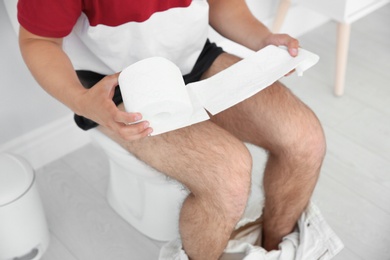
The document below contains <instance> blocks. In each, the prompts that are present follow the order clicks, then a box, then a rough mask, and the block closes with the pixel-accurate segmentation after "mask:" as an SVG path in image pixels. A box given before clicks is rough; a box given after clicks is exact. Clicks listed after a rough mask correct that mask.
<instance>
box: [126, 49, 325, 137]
mask: <svg viewBox="0 0 390 260" xmlns="http://www.w3.org/2000/svg"><path fill="white" fill-rule="evenodd" d="M318 60H319V57H318V56H317V55H315V54H313V53H311V52H309V51H306V50H304V49H300V50H299V54H298V56H296V57H291V56H290V54H289V53H288V51H287V50H286V48H283V47H276V46H273V45H269V46H267V47H265V48H263V49H261V50H260V51H258V52H256V53H254V55H252V56H250V57H248V58H245V59H243V60H242V61H240V62H238V63H236V64H234V65H233V66H231V67H229V68H227V69H226V70H224V71H222V72H220V73H218V74H216V75H214V76H213V77H211V78H208V79H206V80H202V81H199V82H195V83H191V84H188V85H187V86H185V85H184V81H183V79H182V75H181V73H180V70H179V68H177V66H176V65H175V64H173V63H172V62H170V61H168V60H167V59H165V58H161V57H152V58H148V59H145V60H141V61H139V62H137V63H134V64H132V65H130V66H129V67H127V68H126V69H125V70H123V71H122V72H121V73H120V75H119V85H120V89H121V92H122V97H123V103H124V105H125V109H126V111H128V112H140V113H141V114H142V115H143V120H147V121H149V123H150V126H151V127H152V128H153V133H152V135H157V134H161V133H165V132H168V131H172V130H175V129H178V128H181V127H185V126H188V125H191V124H195V123H198V122H202V121H205V120H207V119H209V116H208V114H207V113H206V111H205V109H206V110H208V111H209V112H210V113H211V114H213V115H215V114H217V113H219V112H221V111H223V110H225V109H227V108H229V107H231V106H233V105H235V104H237V103H239V102H241V101H243V100H245V99H246V98H249V97H251V96H252V95H254V94H256V93H257V92H259V91H261V90H262V89H264V88H266V87H267V86H269V85H271V84H272V83H274V82H275V81H277V80H278V79H280V78H281V77H283V76H284V75H286V74H287V73H288V72H290V71H292V70H293V69H295V70H296V72H297V73H298V75H302V73H303V71H305V70H307V69H308V68H310V67H311V66H313V65H314V64H316V63H317V62H318Z"/></svg>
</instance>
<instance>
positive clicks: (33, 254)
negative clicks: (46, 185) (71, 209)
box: [0, 153, 50, 260]
mask: <svg viewBox="0 0 390 260" xmlns="http://www.w3.org/2000/svg"><path fill="white" fill-rule="evenodd" d="M49 240H50V235H49V230H48V226H47V222H46V218H45V214H44V210H43V206H42V203H41V200H40V197H39V194H38V190H37V187H36V183H35V174H34V171H33V169H32V167H31V166H30V165H29V164H28V163H27V161H26V160H24V159H23V158H21V157H19V156H15V155H12V154H8V153H2V154H0V260H38V259H40V258H41V257H42V255H43V254H44V253H45V251H46V249H47V247H48V245H49Z"/></svg>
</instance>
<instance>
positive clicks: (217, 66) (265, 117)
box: [204, 53, 319, 150]
mask: <svg viewBox="0 0 390 260" xmlns="http://www.w3.org/2000/svg"><path fill="white" fill-rule="evenodd" d="M238 61H240V58H238V57H236V56H234V55H230V54H227V53H225V54H223V55H220V56H219V57H218V58H217V59H216V60H215V62H214V64H213V65H212V66H211V67H210V69H209V70H208V71H206V72H205V74H204V78H207V77H210V76H212V75H214V74H215V73H218V72H219V71H221V70H223V69H225V68H227V67H228V66H231V65H232V64H234V63H236V62H238ZM237 87H239V86H237ZM211 121H212V122H214V123H216V124H217V125H219V126H221V127H222V128H224V129H226V130H227V131H229V132H230V133H232V134H233V135H235V136H236V137H237V138H239V139H240V140H242V141H244V142H249V143H253V144H256V145H258V146H261V147H264V148H266V149H268V150H270V149H271V148H275V146H278V145H280V146H283V145H285V141H286V140H285V139H284V137H291V136H294V135H304V132H306V130H307V131H311V130H313V131H315V130H316V129H315V128H318V127H319V124H318V123H314V124H313V122H317V121H318V120H317V118H316V117H315V115H314V114H313V112H312V111H311V110H310V109H309V108H308V107H307V106H306V105H305V104H304V103H302V102H301V101H300V100H299V99H298V98H297V97H296V96H295V95H294V94H293V93H292V92H291V91H290V90H289V89H288V88H286V87H285V86H284V85H283V84H282V83H280V82H278V81H277V82H275V83H274V84H272V85H271V86H269V87H267V88H265V89H264V90H262V91H260V92H258V93H257V94H255V95H254V96H252V97H250V98H248V99H246V100H244V101H242V102H240V103H238V104H237V105H235V106H233V107H231V108H229V109H227V110H225V111H222V112H221V113H219V114H217V115H215V116H213V117H212V118H211ZM302 128H305V131H299V130H300V129H302ZM311 128H313V129H311ZM300 138H304V136H294V139H298V140H299V139H300Z"/></svg>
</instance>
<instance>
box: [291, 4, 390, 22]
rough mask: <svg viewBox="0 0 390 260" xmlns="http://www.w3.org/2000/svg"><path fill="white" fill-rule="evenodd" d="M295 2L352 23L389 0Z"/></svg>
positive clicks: (340, 20) (338, 19) (337, 19)
mask: <svg viewBox="0 0 390 260" xmlns="http://www.w3.org/2000/svg"><path fill="white" fill-rule="evenodd" d="M297 3H298V4H301V5H304V6H306V7H308V8H310V9H312V10H315V11H317V12H319V13H321V14H323V15H326V16H328V17H330V18H332V19H334V20H336V21H338V22H342V23H352V22H354V21H356V20H357V19H359V18H361V17H363V16H365V15H366V14H369V13H371V12H372V11H374V10H376V9H378V8H379V7H382V6H383V5H385V4H387V3H389V0H298V1H297Z"/></svg>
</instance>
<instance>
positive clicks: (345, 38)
mask: <svg viewBox="0 0 390 260" xmlns="http://www.w3.org/2000/svg"><path fill="white" fill-rule="evenodd" d="M296 3H297V4H298V5H302V6H305V7H307V8H309V9H312V10H314V11H316V12H318V13H320V14H322V15H325V16H328V17H330V18H331V19H333V20H335V21H337V22H338V29H337V31H338V32H337V53H336V71H335V73H336V75H335V86H334V93H335V95H336V96H341V95H342V94H343V93H344V82H345V71H346V66H347V60H348V46H349V35H350V30H351V23H353V22H354V21H356V20H358V19H359V18H362V17H364V16H365V15H367V14H369V13H371V12H373V11H375V10H377V9H378V8H380V7H382V6H384V5H386V4H388V3H390V0H297V1H296ZM290 4H291V0H280V1H279V9H278V13H277V15H276V19H275V23H274V27H273V28H274V31H278V30H279V28H280V27H281V24H282V22H283V20H284V17H285V15H286V13H287V11H288V8H289V6H290Z"/></svg>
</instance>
